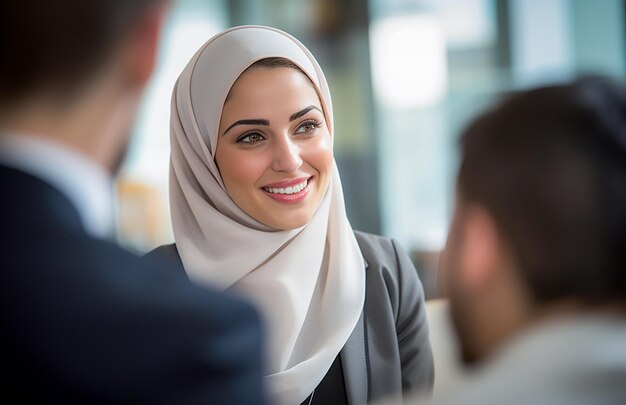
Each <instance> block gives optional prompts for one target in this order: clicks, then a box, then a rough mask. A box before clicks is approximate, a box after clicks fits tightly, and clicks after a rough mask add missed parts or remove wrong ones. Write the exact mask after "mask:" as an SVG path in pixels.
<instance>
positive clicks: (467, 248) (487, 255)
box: [458, 205, 504, 293]
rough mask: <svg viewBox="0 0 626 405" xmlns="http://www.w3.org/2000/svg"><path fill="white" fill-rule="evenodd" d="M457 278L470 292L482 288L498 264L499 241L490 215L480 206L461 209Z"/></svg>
mask: <svg viewBox="0 0 626 405" xmlns="http://www.w3.org/2000/svg"><path fill="white" fill-rule="evenodd" d="M461 226H462V229H461V232H462V239H461V240H462V242H461V246H460V252H459V253H460V254H459V259H460V260H459V265H460V269H459V274H458V276H459V277H462V279H463V280H462V281H463V285H464V286H465V288H467V289H468V290H470V291H475V292H477V293H478V292H480V291H484V288H485V287H487V288H488V287H489V284H490V282H491V280H493V278H494V277H495V276H496V273H497V272H498V271H499V268H500V266H502V264H503V262H502V260H501V259H502V257H503V256H502V255H503V254H504V251H503V247H504V244H503V241H502V238H501V235H500V232H499V231H498V228H497V226H496V223H495V221H494V219H493V217H492V216H491V215H490V214H489V212H488V211H487V210H486V209H484V208H483V207H481V206H478V205H472V206H469V207H466V208H465V212H464V220H463V224H462V225H461Z"/></svg>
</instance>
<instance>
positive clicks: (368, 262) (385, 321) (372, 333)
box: [148, 231, 434, 405]
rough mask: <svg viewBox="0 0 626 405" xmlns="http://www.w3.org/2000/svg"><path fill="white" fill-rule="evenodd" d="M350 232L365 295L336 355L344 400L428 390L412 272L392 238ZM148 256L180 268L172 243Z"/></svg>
mask: <svg viewBox="0 0 626 405" xmlns="http://www.w3.org/2000/svg"><path fill="white" fill-rule="evenodd" d="M355 236H356V239H357V241H358V243H359V247H360V248H361V253H362V254H363V258H364V260H365V274H366V294H365V305H364V308H363V313H362V314H361V317H360V319H359V321H358V323H357V325H356V327H355V328H354V331H353V332H352V335H351V336H350V338H348V341H347V342H346V345H345V346H344V348H343V349H342V350H341V353H340V355H341V362H342V368H343V376H344V380H345V384H346V387H345V388H346V395H347V398H348V403H350V404H354V405H361V404H366V403H368V402H370V401H378V400H381V399H387V400H389V399H390V398H394V397H396V398H398V400H400V398H401V397H402V396H403V394H406V393H408V392H415V391H421V390H426V391H428V392H430V390H431V389H432V386H433V383H434V364H433V354H432V350H431V347H430V341H429V340H428V323H427V319H426V308H425V303H424V291H423V288H422V284H421V282H420V280H419V278H418V275H417V271H416V270H415V267H414V266H413V263H412V262H411V260H410V258H409V256H408V255H407V254H406V252H405V251H404V250H403V249H402V247H401V246H400V245H399V244H398V242H397V241H395V240H393V239H389V238H384V237H381V236H377V235H372V234H368V233H364V232H359V231H355ZM148 255H149V256H153V255H154V256H158V257H159V258H160V259H165V260H170V261H171V263H172V264H174V265H176V266H179V267H180V268H181V271H182V270H183V269H182V262H181V260H180V257H179V255H178V251H177V250H176V245H166V246H161V247H159V248H157V249H155V250H153V251H152V252H150V253H149V254H148Z"/></svg>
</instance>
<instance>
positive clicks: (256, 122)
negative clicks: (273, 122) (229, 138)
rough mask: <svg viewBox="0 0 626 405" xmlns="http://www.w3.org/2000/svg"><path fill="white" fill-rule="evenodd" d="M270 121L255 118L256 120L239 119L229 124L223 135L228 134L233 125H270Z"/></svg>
mask: <svg viewBox="0 0 626 405" xmlns="http://www.w3.org/2000/svg"><path fill="white" fill-rule="evenodd" d="M269 124H270V122H269V121H268V120H262V119H255V120H239V121H236V122H235V123H234V124H233V125H231V126H229V127H228V128H227V129H226V131H224V134H223V135H226V132H228V131H230V130H231V128H232V127H234V126H236V125H269Z"/></svg>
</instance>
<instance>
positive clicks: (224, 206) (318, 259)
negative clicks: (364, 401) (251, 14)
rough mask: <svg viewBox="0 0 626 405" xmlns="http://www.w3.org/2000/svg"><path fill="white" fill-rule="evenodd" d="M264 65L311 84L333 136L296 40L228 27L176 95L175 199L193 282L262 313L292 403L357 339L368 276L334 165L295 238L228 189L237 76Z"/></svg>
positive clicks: (282, 390) (309, 60) (312, 66)
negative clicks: (230, 103) (220, 143)
mask: <svg viewBox="0 0 626 405" xmlns="http://www.w3.org/2000/svg"><path fill="white" fill-rule="evenodd" d="M267 57H283V58H286V59H288V60H290V61H292V62H294V63H295V64H296V65H297V66H299V67H300V68H301V69H302V70H303V71H304V72H305V73H306V74H307V75H308V76H309V78H310V79H311V80H312V81H313V83H314V84H315V85H316V86H317V90H318V93H319V94H320V97H321V101H322V106H323V109H324V112H325V116H326V120H327V125H328V128H329V130H330V131H331V136H332V128H333V120H332V104H331V99H330V92H329V90H328V84H327V83H326V79H325V78H324V74H323V73H322V70H321V68H320V66H319V65H318V63H317V61H316V60H315V59H314V58H313V55H311V53H310V52H309V51H308V50H307V49H306V48H305V47H304V46H303V45H302V44H301V43H300V42H299V41H298V40H296V39H295V38H293V37H292V36H291V35H289V34H287V33H285V32H282V31H280V30H277V29H274V28H269V27H262V26H241V27H235V28H232V29H229V30H227V31H224V32H222V33H220V34H217V35H216V36H214V37H213V38H211V39H210V40H209V41H208V42H206V43H205V44H204V45H203V46H202V47H201V48H200V49H199V50H198V52H196V54H195V55H194V56H193V58H191V60H190V61H189V63H188V64H187V66H186V68H185V69H184V70H183V72H182V74H181V75H180V77H179V78H178V81H177V82H176V85H175V87H174V91H173V95H172V115H171V168H170V203H171V215H172V223H173V228H174V236H175V239H176V244H177V247H178V252H179V253H180V256H181V259H182V261H183V264H184V266H185V270H186V272H187V274H188V275H189V277H190V278H191V279H192V280H194V281H195V282H198V283H204V284H208V285H211V286H213V287H215V286H217V287H218V288H220V289H222V290H226V289H230V290H232V291H235V292H237V293H239V294H241V295H244V296H246V297H248V298H249V299H251V300H252V301H253V302H254V303H255V304H256V305H257V306H258V308H259V310H260V312H261V314H262V316H263V318H264V321H265V325H266V330H267V332H268V342H267V352H266V353H267V354H266V356H267V357H266V358H267V360H268V364H267V368H268V369H267V370H266V382H267V385H268V389H269V392H270V395H271V396H272V399H273V400H274V401H276V402H277V403H280V404H288V405H294V404H299V403H301V402H302V401H304V400H305V399H306V398H307V396H308V395H309V394H311V392H312V391H313V390H314V389H315V387H316V386H317V385H318V384H319V383H320V381H321V380H322V378H323V377H324V375H325V374H326V372H327V371H328V370H329V368H330V366H331V364H332V363H333V360H334V359H335V357H336V356H337V355H338V354H339V351H340V350H341V349H342V347H343V346H344V345H345V343H346V341H347V340H348V337H349V336H350V334H351V333H352V330H353V329H354V327H355V325H356V323H357V321H358V319H359V316H360V314H361V311H362V309H363V303H364V300H365V272H364V262H363V257H362V255H361V251H360V249H359V246H358V245H357V242H356V239H355V237H354V233H353V230H352V228H351V226H350V223H349V222H348V219H347V217H346V212H345V207H344V200H343V192H342V189H341V183H340V179H339V173H338V171H337V168H336V165H335V164H334V162H333V167H332V169H331V170H332V176H330V182H329V186H328V190H327V192H326V194H325V196H324V198H323V199H322V202H321V204H320V207H319V208H318V210H317V212H316V213H315V215H314V216H313V218H312V219H311V222H310V223H308V224H307V225H305V226H303V227H301V228H299V229H295V230H288V231H277V230H274V229H272V228H270V227H268V226H266V225H264V224H262V223H260V222H258V221H256V220H255V219H254V218H252V217H250V216H249V215H248V214H246V213H245V212H244V211H242V210H241V209H240V208H239V207H238V206H237V205H236V204H235V203H234V202H233V200H232V199H231V198H230V196H229V195H228V193H227V191H226V188H225V187H224V183H223V181H222V178H221V176H220V173H219V171H218V168H217V166H216V163H215V150H216V145H217V136H218V127H219V124H220V118H221V114H222V107H223V105H224V101H225V99H226V96H227V95H228V92H229V91H230V88H231V87H232V85H233V84H234V82H235V81H236V80H237V78H238V77H239V75H240V74H241V73H242V72H243V71H244V70H245V69H246V68H248V67H249V66H250V65H251V64H253V63H254V62H256V61H258V60H260V59H263V58H267Z"/></svg>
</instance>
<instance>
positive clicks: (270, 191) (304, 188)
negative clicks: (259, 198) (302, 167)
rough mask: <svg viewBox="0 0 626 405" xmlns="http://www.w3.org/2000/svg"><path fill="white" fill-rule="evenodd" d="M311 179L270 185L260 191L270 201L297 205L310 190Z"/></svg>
mask: <svg viewBox="0 0 626 405" xmlns="http://www.w3.org/2000/svg"><path fill="white" fill-rule="evenodd" d="M312 183H313V177H304V178H301V179H295V180H289V181H283V182H278V183H272V184H270V185H268V186H265V187H262V188H261V190H263V191H264V192H265V194H266V195H267V196H268V197H270V198H271V199H273V200H275V201H278V202H282V203H298V202H300V201H302V200H303V199H304V198H305V197H306V196H307V195H308V194H309V191H310V190H311V185H312Z"/></svg>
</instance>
